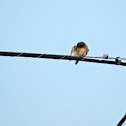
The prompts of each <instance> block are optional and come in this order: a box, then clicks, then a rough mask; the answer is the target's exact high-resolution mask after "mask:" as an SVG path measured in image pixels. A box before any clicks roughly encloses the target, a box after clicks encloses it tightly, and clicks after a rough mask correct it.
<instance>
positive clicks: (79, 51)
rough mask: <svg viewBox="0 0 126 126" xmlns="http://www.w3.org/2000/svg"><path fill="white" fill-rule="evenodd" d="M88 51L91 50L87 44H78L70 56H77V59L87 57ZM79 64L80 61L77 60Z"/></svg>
mask: <svg viewBox="0 0 126 126" xmlns="http://www.w3.org/2000/svg"><path fill="white" fill-rule="evenodd" d="M88 51H89V49H88V46H87V45H86V43H85V42H78V43H77V45H74V46H73V47H72V49H71V54H70V55H71V56H77V57H85V56H86V55H87V53H88ZM78 62H79V60H77V61H76V62H75V64H76V65H77V63H78Z"/></svg>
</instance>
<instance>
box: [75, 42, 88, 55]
mask: <svg viewBox="0 0 126 126" xmlns="http://www.w3.org/2000/svg"><path fill="white" fill-rule="evenodd" d="M88 51H89V49H88V47H87V45H86V44H85V45H84V46H83V47H77V49H76V52H77V55H78V56H86V55H87V53H88Z"/></svg>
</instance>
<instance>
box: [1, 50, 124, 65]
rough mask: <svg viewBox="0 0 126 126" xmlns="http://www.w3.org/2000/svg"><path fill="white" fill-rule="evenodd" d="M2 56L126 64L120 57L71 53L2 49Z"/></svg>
mask: <svg viewBox="0 0 126 126" xmlns="http://www.w3.org/2000/svg"><path fill="white" fill-rule="evenodd" d="M0 56H14V57H31V58H48V59H63V60H78V61H85V62H94V63H105V64H113V65H122V66H126V62H121V61H120V60H118V59H116V60H114V61H110V60H107V59H106V60H103V59H94V58H88V57H75V56H70V55H54V54H41V53H23V52H5V51H0Z"/></svg>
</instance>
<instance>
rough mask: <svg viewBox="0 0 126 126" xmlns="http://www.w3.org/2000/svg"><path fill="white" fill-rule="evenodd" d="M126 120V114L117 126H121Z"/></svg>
mask: <svg viewBox="0 0 126 126" xmlns="http://www.w3.org/2000/svg"><path fill="white" fill-rule="evenodd" d="M125 120H126V114H125V115H124V117H123V118H122V119H121V120H120V121H119V123H118V124H117V126H121V125H122V124H123V123H124V121H125Z"/></svg>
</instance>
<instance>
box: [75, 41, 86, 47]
mask: <svg viewBox="0 0 126 126" xmlns="http://www.w3.org/2000/svg"><path fill="white" fill-rule="evenodd" d="M84 45H85V43H84V42H78V43H77V47H79V48H80V47H83V46H84Z"/></svg>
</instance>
